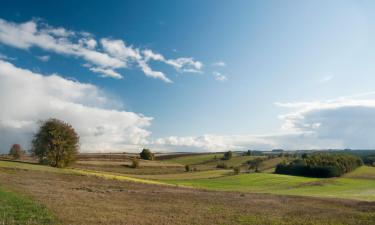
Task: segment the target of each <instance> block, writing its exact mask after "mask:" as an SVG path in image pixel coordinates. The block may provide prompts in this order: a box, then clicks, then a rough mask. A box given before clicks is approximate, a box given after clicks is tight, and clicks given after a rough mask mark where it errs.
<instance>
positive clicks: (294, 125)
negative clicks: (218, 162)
mask: <svg viewBox="0 0 375 225" xmlns="http://www.w3.org/2000/svg"><path fill="white" fill-rule="evenodd" d="M276 105H277V106H279V107H286V108H289V109H290V110H291V112H290V113H288V114H285V115H280V116H279V118H280V119H281V120H282V121H283V125H282V127H281V128H280V130H279V131H277V132H276V133H275V134H266V135H212V134H211V135H210V134H206V135H202V136H191V137H176V136H171V137H166V138H160V139H157V140H155V141H154V143H153V144H154V145H155V146H156V147H157V148H160V149H163V148H165V149H174V150H176V149H179V150H182V151H195V150H199V149H201V150H202V149H204V150H206V151H225V150H228V149H233V150H246V149H260V150H270V149H274V148H284V149H291V150H298V149H333V148H341V149H342V148H352V149H374V148H375V92H369V93H363V94H359V95H355V96H346V97H340V98H337V99H332V100H326V101H314V102H290V103H276Z"/></svg>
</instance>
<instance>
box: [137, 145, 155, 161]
mask: <svg viewBox="0 0 375 225" xmlns="http://www.w3.org/2000/svg"><path fill="white" fill-rule="evenodd" d="M139 156H140V157H141V159H144V160H154V154H153V153H152V152H151V151H150V150H149V149H147V148H144V149H143V150H142V152H141V153H139Z"/></svg>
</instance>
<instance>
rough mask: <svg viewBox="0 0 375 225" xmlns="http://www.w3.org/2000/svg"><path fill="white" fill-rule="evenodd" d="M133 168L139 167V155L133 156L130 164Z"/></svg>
mask: <svg viewBox="0 0 375 225" xmlns="http://www.w3.org/2000/svg"><path fill="white" fill-rule="evenodd" d="M130 167H131V168H138V167H139V159H138V157H134V158H132V164H131V166H130Z"/></svg>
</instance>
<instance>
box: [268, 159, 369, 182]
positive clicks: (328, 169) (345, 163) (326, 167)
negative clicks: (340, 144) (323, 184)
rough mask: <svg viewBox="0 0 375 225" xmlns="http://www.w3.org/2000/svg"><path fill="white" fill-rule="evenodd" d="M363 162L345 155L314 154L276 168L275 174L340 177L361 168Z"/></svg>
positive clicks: (281, 164)
mask: <svg viewBox="0 0 375 225" xmlns="http://www.w3.org/2000/svg"><path fill="white" fill-rule="evenodd" d="M362 165H363V163H362V160H361V159H360V158H358V157H356V156H352V155H344V154H322V153H319V154H312V155H308V156H305V158H303V159H296V160H294V161H293V162H291V163H289V164H286V163H285V162H283V163H280V164H278V165H277V166H276V169H275V173H278V174H289V175H296V176H308V177H339V176H341V175H343V174H344V173H348V172H350V171H352V170H354V169H356V168H357V167H359V166H362Z"/></svg>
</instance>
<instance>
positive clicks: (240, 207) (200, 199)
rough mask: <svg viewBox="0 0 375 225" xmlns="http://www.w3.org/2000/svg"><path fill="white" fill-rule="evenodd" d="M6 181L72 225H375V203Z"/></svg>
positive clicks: (83, 179)
mask: <svg viewBox="0 0 375 225" xmlns="http://www.w3.org/2000/svg"><path fill="white" fill-rule="evenodd" d="M0 181H1V182H0V183H1V185H2V186H4V187H5V188H7V189H9V190H12V191H14V192H17V193H20V194H21V195H25V196H29V197H31V198H32V199H34V200H35V201H37V202H40V203H41V204H42V205H44V206H46V207H47V208H48V209H49V210H51V212H53V213H54V214H55V215H56V217H57V219H58V220H59V222H61V224H69V225H71V224H82V225H87V224H93V225H94V224H114V225H115V224H259V225H260V224H262V225H263V224H311V225H312V224H356V225H357V224H366V225H367V224H374V223H375V213H374V212H375V203H374V202H361V201H352V200H339V199H319V198H309V197H292V196H290V197H286V196H276V195H268V194H251V193H246V194H245V193H238V192H215V191H203V190H197V189H192V188H181V187H169V186H163V185H150V184H140V183H134V182H125V181H119V180H113V179H103V178H98V177H94V176H82V175H73V174H62V173H54V172H48V171H33V170H27V169H12V168H0ZM62 209H63V210H62Z"/></svg>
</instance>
